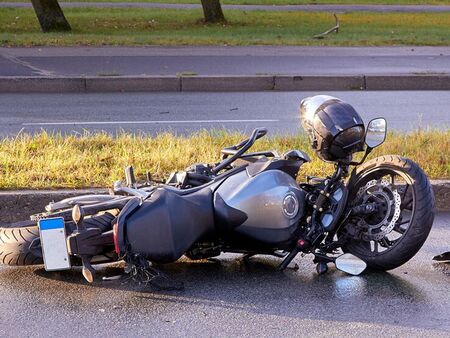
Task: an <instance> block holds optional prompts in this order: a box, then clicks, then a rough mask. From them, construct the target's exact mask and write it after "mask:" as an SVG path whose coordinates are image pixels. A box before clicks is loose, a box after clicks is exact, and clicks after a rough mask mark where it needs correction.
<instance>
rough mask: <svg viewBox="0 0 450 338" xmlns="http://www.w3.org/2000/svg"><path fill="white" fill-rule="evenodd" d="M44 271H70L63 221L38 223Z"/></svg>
mask: <svg viewBox="0 0 450 338" xmlns="http://www.w3.org/2000/svg"><path fill="white" fill-rule="evenodd" d="M38 225H39V233H40V236H41V247H42V255H43V257H44V265H45V270H47V271H55V270H67V269H70V257H69V253H68V250H67V240H66V229H65V227H64V219H63V218H61V217H58V218H47V219H41V220H40V221H39V222H38Z"/></svg>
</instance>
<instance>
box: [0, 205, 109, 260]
mask: <svg viewBox="0 0 450 338" xmlns="http://www.w3.org/2000/svg"><path fill="white" fill-rule="evenodd" d="M114 218H115V216H114V215H112V214H110V213H108V212H107V213H104V214H101V215H96V216H92V217H90V218H86V219H85V220H84V223H85V225H86V227H87V228H99V229H101V230H102V232H104V231H108V230H111V229H112V225H111V223H112V221H113V220H114ZM66 224H67V225H68V226H69V228H71V229H72V230H73V229H75V224H74V223H73V222H66ZM36 238H39V229H38V226H37V223H36V222H34V221H22V222H17V223H12V224H9V225H7V226H3V227H0V264H5V265H16V266H17V265H36V264H43V263H44V262H43V260H42V256H37V255H35V254H34V253H33V252H31V251H30V245H31V242H33V240H35V239H36Z"/></svg>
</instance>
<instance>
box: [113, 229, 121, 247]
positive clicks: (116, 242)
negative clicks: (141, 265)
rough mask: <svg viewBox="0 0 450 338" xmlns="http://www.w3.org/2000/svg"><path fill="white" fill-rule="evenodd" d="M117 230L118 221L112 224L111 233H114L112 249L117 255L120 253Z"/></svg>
mask: <svg viewBox="0 0 450 338" xmlns="http://www.w3.org/2000/svg"><path fill="white" fill-rule="evenodd" d="M118 230H119V224H118V223H114V225H113V235H114V251H116V253H117V254H118V255H120V248H119V236H118V232H119V231H118Z"/></svg>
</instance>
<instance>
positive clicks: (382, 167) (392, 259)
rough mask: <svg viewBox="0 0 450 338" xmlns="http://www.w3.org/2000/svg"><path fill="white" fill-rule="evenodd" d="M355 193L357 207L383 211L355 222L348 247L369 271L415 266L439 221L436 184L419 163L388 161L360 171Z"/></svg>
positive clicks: (396, 158)
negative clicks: (371, 206) (413, 262)
mask: <svg viewBox="0 0 450 338" xmlns="http://www.w3.org/2000/svg"><path fill="white" fill-rule="evenodd" d="M349 188H350V191H351V197H350V199H349V200H350V201H352V205H354V206H356V205H361V204H368V203H373V204H375V205H376V206H377V211H376V212H375V213H373V214H370V215H365V216H361V217H359V218H355V219H352V220H351V222H349V224H347V225H346V228H345V231H346V232H347V235H348V236H349V237H350V240H349V241H348V242H347V244H346V245H345V246H344V247H343V249H344V251H346V252H350V253H352V254H354V255H356V256H358V257H359V258H361V259H363V260H364V261H365V262H366V263H367V265H368V267H369V268H372V269H377V270H390V269H394V268H397V267H399V266H400V265H402V264H404V263H406V262H407V261H408V260H410V259H411V258H412V257H413V256H414V255H415V254H416V253H417V252H418V251H419V249H420V248H421V247H422V245H423V243H424V242H425V240H426V239H427V237H428V234H429V232H430V230H431V226H432V224H433V220H434V205H435V201H434V195H433V191H432V188H431V184H430V181H429V180H428V178H427V176H426V174H425V173H424V172H423V170H422V169H421V168H420V167H419V166H418V165H417V164H416V163H415V162H413V161H411V160H409V159H405V158H402V157H400V156H396V155H388V156H383V157H378V158H375V159H373V160H371V161H368V162H367V163H365V164H364V165H362V166H361V167H360V168H358V171H357V175H356V179H355V180H354V181H353V184H352V186H351V187H349Z"/></svg>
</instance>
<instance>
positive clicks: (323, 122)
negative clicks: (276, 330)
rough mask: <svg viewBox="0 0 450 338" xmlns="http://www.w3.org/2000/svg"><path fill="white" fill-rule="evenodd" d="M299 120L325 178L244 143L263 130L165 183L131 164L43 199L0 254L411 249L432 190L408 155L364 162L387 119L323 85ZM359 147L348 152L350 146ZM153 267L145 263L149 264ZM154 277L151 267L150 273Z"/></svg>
mask: <svg viewBox="0 0 450 338" xmlns="http://www.w3.org/2000/svg"><path fill="white" fill-rule="evenodd" d="M300 117H301V121H302V125H303V128H304V129H305V131H306V132H307V134H308V135H309V138H310V140H311V144H312V147H313V149H314V150H315V152H316V153H317V155H318V156H319V157H320V158H321V159H322V160H324V161H328V162H332V163H334V167H335V171H334V173H333V174H332V175H329V176H327V177H323V178H321V177H307V178H306V182H303V183H300V184H299V183H297V175H298V173H299V171H300V169H301V167H302V165H303V164H305V163H307V162H310V158H309V157H308V155H307V154H306V153H304V152H303V151H300V150H291V151H287V152H286V153H284V154H279V153H278V152H276V151H258V152H248V150H249V149H250V148H251V147H252V145H253V144H254V143H255V142H256V141H257V140H258V139H259V138H261V137H263V136H264V135H266V133H267V130H266V129H264V128H258V129H255V130H254V131H253V133H252V134H251V136H250V137H249V138H248V139H246V140H244V141H242V142H240V143H239V144H236V145H234V146H231V147H228V148H224V149H223V150H222V160H221V161H220V162H218V163H215V164H194V165H192V166H190V167H189V168H187V170H185V171H181V172H175V173H173V174H172V175H171V176H170V177H169V179H168V180H167V182H166V183H165V184H162V183H154V182H153V183H152V182H147V183H145V184H142V185H138V184H137V183H136V180H135V178H134V173H133V169H132V167H128V168H127V169H126V184H123V183H122V182H116V183H115V184H114V189H113V191H112V192H111V194H109V195H107V194H105V195H85V196H78V197H74V198H68V199H65V200H62V201H59V202H54V203H50V204H49V205H48V206H47V207H46V208H45V209H46V210H45V212H43V213H40V214H37V215H33V216H31V219H30V221H25V222H20V223H15V224H11V225H9V226H5V227H2V228H0V261H1V262H2V263H4V264H9V265H32V264H42V263H44V265H45V268H46V270H64V269H70V268H71V267H72V266H82V267H83V269H82V271H83V275H84V277H85V278H86V280H87V281H89V282H92V281H93V280H94V278H95V269H94V268H93V265H95V264H97V263H105V262H115V261H119V260H124V261H125V262H126V271H135V272H136V271H137V270H138V269H141V271H150V270H151V269H152V263H170V262H175V261H176V260H178V259H179V258H180V257H181V256H182V255H185V256H187V257H188V258H189V259H193V260H196V259H205V258H210V257H215V256H219V255H220V254H221V253H224V252H228V253H241V254H244V255H245V257H250V256H253V255H273V256H276V257H279V258H280V259H281V260H280V265H279V269H280V270H283V269H285V268H286V267H287V266H288V264H289V263H290V262H291V261H292V260H293V259H294V258H295V257H296V255H297V254H298V253H304V254H312V255H313V256H314V262H315V263H316V264H317V272H318V273H319V274H321V273H324V272H326V271H327V266H328V264H329V263H334V264H335V266H336V268H337V269H340V270H342V271H345V272H347V273H349V274H354V275H357V274H360V273H362V272H363V271H364V270H365V269H366V267H369V268H371V269H375V270H389V269H394V268H397V267H399V266H400V265H402V264H404V263H406V262H407V261H408V260H410V259H411V258H412V257H413V256H414V255H415V254H416V253H417V251H418V250H419V249H420V248H421V246H422V244H423V243H424V242H425V240H426V238H427V236H428V234H429V232H430V229H431V226H432V224H433V218H434V195H433V192H432V188H431V185H430V182H429V180H428V178H427V176H426V175H425V173H424V172H423V170H422V169H421V168H420V167H419V166H418V165H417V164H416V163H414V162H413V161H411V160H409V159H406V158H402V157H400V156H397V155H387V156H382V157H377V158H374V159H372V160H370V161H367V162H365V160H366V158H367V156H368V155H369V154H370V152H371V151H372V149H374V148H375V147H377V146H379V145H380V144H382V143H383V142H384V140H385V137H386V121H385V119H383V118H376V119H373V120H371V121H370V122H369V123H368V125H367V128H366V127H365V125H364V123H363V121H362V119H361V117H360V116H359V114H358V113H357V112H356V111H355V109H354V108H353V107H352V106H351V105H349V104H348V103H345V102H344V101H342V100H339V99H337V98H334V97H331V96H326V95H319V96H314V97H309V98H306V99H304V100H303V101H302V102H301V105H300ZM356 152H364V153H363V154H362V156H361V157H362V159H361V160H359V161H356V160H355V159H354V158H353V155H354V154H355V153H356ZM150 275H151V276H153V275H152V274H150ZM150 279H151V278H150Z"/></svg>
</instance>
